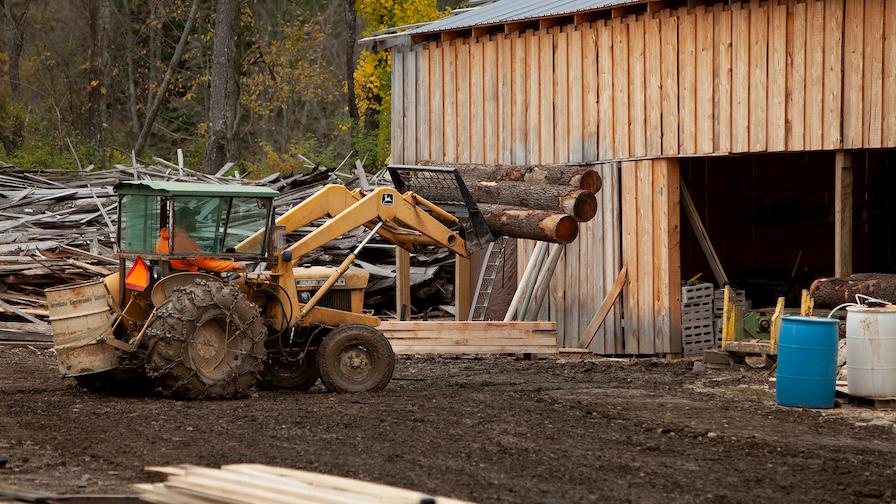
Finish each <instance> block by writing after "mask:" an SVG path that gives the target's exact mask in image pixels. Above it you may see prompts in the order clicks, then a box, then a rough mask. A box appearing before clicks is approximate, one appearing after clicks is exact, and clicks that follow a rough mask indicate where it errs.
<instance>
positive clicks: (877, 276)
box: [809, 273, 896, 308]
mask: <svg viewBox="0 0 896 504" xmlns="http://www.w3.org/2000/svg"><path fill="white" fill-rule="evenodd" d="M856 294H861V295H864V296H870V297H873V298H877V299H882V300H884V301H889V302H891V303H896V275H891V274H886V273H856V274H854V275H850V276H848V277H846V278H820V279H818V280H816V281H814V282H812V286H811V287H810V288H809V295H811V296H812V297H813V299H815V307H816V308H835V307H837V306H838V305H841V304H843V303H854V302H855V301H856Z"/></svg>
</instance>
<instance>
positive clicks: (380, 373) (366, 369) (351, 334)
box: [317, 324, 395, 394]
mask: <svg viewBox="0 0 896 504" xmlns="http://www.w3.org/2000/svg"><path fill="white" fill-rule="evenodd" d="M317 367H318V369H319V370H320V380H321V381H322V382H323V383H324V386H326V387H327V389H328V390H330V391H331V392H339V393H344V394H346V393H356V392H378V391H380V390H383V389H384V388H386V385H388V384H389V381H391V380H392V373H393V372H394V371H395V353H394V352H393V351H392V345H390V344H389V340H387V339H386V337H385V336H383V333H381V332H380V331H378V330H376V329H374V328H372V327H368V326H364V325H354V324H347V325H343V326H339V327H337V328H336V329H333V331H331V332H330V334H328V335H327V336H325V337H324V339H323V341H322V342H321V344H320V348H319V349H318V351H317Z"/></svg>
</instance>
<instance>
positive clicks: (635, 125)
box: [627, 16, 647, 157]
mask: <svg viewBox="0 0 896 504" xmlns="http://www.w3.org/2000/svg"><path fill="white" fill-rule="evenodd" d="M644 23H645V20H644V18H643V17H642V18H640V19H636V18H635V17H634V16H631V17H630V18H629V22H628V23H627V24H628V71H629V82H628V85H629V89H628V92H629V125H630V129H631V132H630V135H629V137H630V141H631V156H633V157H642V156H645V155H647V137H646V134H647V131H646V128H647V119H646V102H645V89H644V86H645V82H644V81H645V73H644Z"/></svg>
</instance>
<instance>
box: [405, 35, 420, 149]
mask: <svg viewBox="0 0 896 504" xmlns="http://www.w3.org/2000/svg"><path fill="white" fill-rule="evenodd" d="M418 51H419V49H418V50H408V51H406V52H405V53H404V102H405V106H404V158H405V159H406V160H407V161H413V160H414V159H416V158H417V84H416V83H417V52H418Z"/></svg>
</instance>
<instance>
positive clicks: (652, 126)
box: [644, 16, 663, 156]
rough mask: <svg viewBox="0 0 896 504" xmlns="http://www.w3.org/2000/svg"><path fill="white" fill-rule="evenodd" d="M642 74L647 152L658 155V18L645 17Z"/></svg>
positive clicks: (660, 122) (660, 92)
mask: <svg viewBox="0 0 896 504" xmlns="http://www.w3.org/2000/svg"><path fill="white" fill-rule="evenodd" d="M644 22H645V25H646V30H645V44H644V46H645V47H644V67H645V71H644V75H645V76H646V89H645V91H644V96H645V100H646V104H645V115H646V117H645V121H646V128H647V131H646V134H647V146H646V148H647V154H648V155H650V156H659V155H661V154H662V153H663V88H662V67H663V66H662V41H661V40H662V39H661V35H660V23H661V21H660V20H659V19H658V18H653V17H652V16H647V17H646V18H645V21H644Z"/></svg>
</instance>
